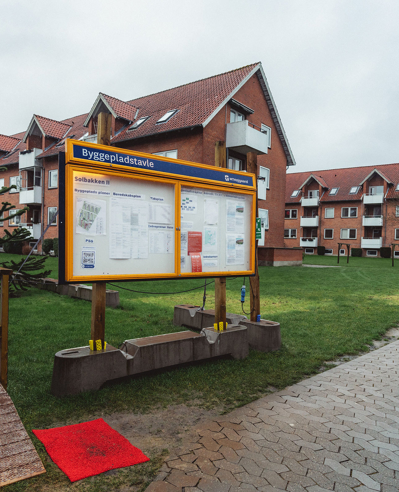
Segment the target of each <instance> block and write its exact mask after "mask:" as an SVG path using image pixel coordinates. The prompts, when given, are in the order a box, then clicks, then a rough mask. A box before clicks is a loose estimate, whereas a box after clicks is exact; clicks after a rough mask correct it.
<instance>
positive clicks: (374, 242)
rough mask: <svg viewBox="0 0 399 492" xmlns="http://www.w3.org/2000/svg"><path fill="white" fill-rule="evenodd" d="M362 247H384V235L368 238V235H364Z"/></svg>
mask: <svg viewBox="0 0 399 492" xmlns="http://www.w3.org/2000/svg"><path fill="white" fill-rule="evenodd" d="M361 247H362V248H367V249H378V248H381V247H382V237H379V238H376V239H374V238H367V237H362V242H361Z"/></svg>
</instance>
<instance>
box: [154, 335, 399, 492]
mask: <svg viewBox="0 0 399 492" xmlns="http://www.w3.org/2000/svg"><path fill="white" fill-rule="evenodd" d="M398 368H399V341H397V342H393V343H391V344H389V345H386V346H384V347H382V348H380V349H378V350H375V351H374V352H371V353H369V354H367V355H364V356H362V357H359V358H357V359H354V360H352V361H350V362H348V363H345V364H342V365H340V366H337V367H335V368H333V369H331V370H329V371H326V372H324V373H322V374H319V375H317V376H314V377H312V378H309V379H306V380H305V381H302V382H301V383H299V384H296V385H295V386H291V387H289V388H286V389H285V390H284V391H279V392H278V393H273V394H271V395H268V396H266V397H265V398H262V399H260V400H257V401H255V402H253V403H251V404H249V405H246V406H245V407H242V408H240V409H237V410H234V411H233V412H231V413H230V414H228V415H223V416H221V417H218V418H216V419H214V420H211V421H207V422H206V423H205V424H202V425H201V427H199V428H197V429H195V434H196V436H195V437H194V438H193V439H191V440H190V441H191V442H188V443H185V445H184V446H182V447H181V448H180V449H179V450H177V452H175V455H174V456H169V458H168V460H167V461H166V462H165V464H164V465H163V467H162V468H161V471H160V473H159V475H158V477H157V479H156V481H154V482H153V483H152V484H151V485H150V486H149V487H148V488H147V490H146V492H181V491H185V492H236V491H237V492H239V491H240V492H243V491H257V490H258V491H262V492H278V491H290V492H305V491H306V492H323V491H331V490H333V491H336V492H351V491H356V492H368V491H373V492H374V491H381V492H398V491H399V375H398Z"/></svg>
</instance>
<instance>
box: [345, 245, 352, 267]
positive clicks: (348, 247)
mask: <svg viewBox="0 0 399 492" xmlns="http://www.w3.org/2000/svg"><path fill="white" fill-rule="evenodd" d="M350 248H351V245H350V244H347V245H346V249H347V250H348V257H347V258H346V263H349V254H350Z"/></svg>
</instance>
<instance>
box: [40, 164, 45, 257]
mask: <svg viewBox="0 0 399 492" xmlns="http://www.w3.org/2000/svg"><path fill="white" fill-rule="evenodd" d="M42 166H43V167H42V171H41V174H42V179H41V183H42V220H41V224H40V237H41V236H42V235H43V231H44V177H45V174H44V159H42ZM42 255H43V242H42Z"/></svg>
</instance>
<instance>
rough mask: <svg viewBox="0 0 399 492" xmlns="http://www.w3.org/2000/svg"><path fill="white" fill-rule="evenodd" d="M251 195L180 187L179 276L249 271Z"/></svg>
mask: <svg viewBox="0 0 399 492" xmlns="http://www.w3.org/2000/svg"><path fill="white" fill-rule="evenodd" d="M252 206H253V195H249V194H245V193H240V192H237V193H235V192H231V191H222V190H212V189H209V188H208V189H206V188H204V187H188V186H182V187H181V236H180V239H181V240H180V266H181V273H182V275H185V274H186V275H189V274H193V273H199V272H203V273H212V272H226V273H227V272H244V271H248V270H251V227H252V224H251V217H252Z"/></svg>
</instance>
